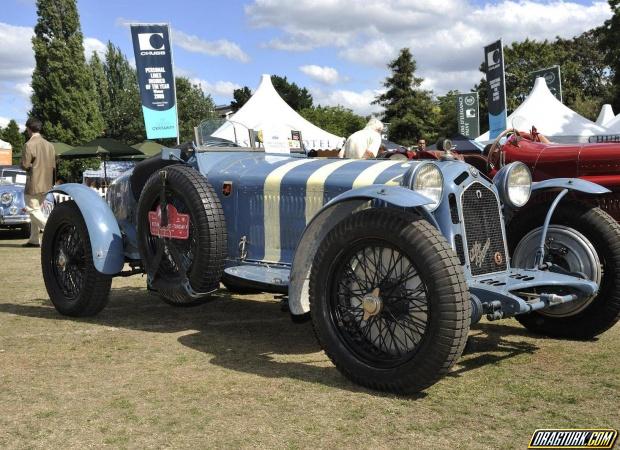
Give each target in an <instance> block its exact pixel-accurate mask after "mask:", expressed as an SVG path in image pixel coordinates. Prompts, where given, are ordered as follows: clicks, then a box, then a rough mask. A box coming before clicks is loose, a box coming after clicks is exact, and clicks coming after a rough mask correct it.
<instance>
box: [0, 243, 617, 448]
mask: <svg viewBox="0 0 620 450" xmlns="http://www.w3.org/2000/svg"><path fill="white" fill-rule="evenodd" d="M0 239H1V240H0V261H2V265H1V266H0V267H1V269H0V277H1V280H2V284H1V286H2V290H1V291H0V292H1V294H0V367H1V370H0V447H2V448H23V447H29V448H84V447H86V446H94V447H110V448H149V447H175V448H190V447H265V448H271V447H277V448H305V447H318V448H327V447H329V448H338V447H347V448H353V447H355V448H412V447H415V448H440V447H443V448H450V447H456V448H471V447H476V448H524V447H525V446H526V445H527V441H528V439H529V437H530V435H531V433H532V431H533V430H534V429H536V428H539V427H554V426H557V427H571V426H575V427H576V426H579V427H582V426H605V427H615V428H618V427H619V426H620V419H619V418H618V411H619V410H620V394H619V392H620V363H619V362H618V358H617V355H618V350H619V349H620V327H615V328H614V329H612V330H611V331H610V332H608V333H606V334H604V335H603V336H602V337H601V338H600V339H598V340H597V341H593V342H570V341H560V340H553V339H543V338H539V337H536V336H533V335H531V334H529V333H527V332H526V331H525V330H524V329H523V328H522V327H521V326H520V325H518V324H517V323H516V322H515V321H512V320H505V321H500V322H497V323H493V324H490V323H481V324H478V325H477V326H475V327H474V329H473V330H472V331H471V336H470V340H469V344H468V348H467V352H466V354H465V355H464V356H463V358H462V359H461V361H460V362H459V364H458V366H456V367H455V368H454V370H453V372H452V373H451V374H450V376H448V377H446V378H445V379H444V380H442V381H441V382H440V383H438V384H437V385H435V386H433V387H432V388H431V389H429V390H428V391H427V392H425V393H423V394H421V395H419V396H416V397H398V396H394V395H384V394H381V393H377V392H372V391H368V390H365V389H362V388H360V387H358V386H356V385H354V384H351V383H350V382H349V381H347V380H346V379H344V378H343V377H342V376H341V375H340V374H339V373H338V372H337V370H336V369H335V368H334V367H333V365H332V364H331V363H330V362H329V360H328V359H327V358H326V357H325V355H324V354H323V353H322V352H321V351H320V349H319V348H318V346H317V344H316V341H315V339H314V337H313V335H312V329H311V325H310V324H303V325H296V324H293V323H292V322H291V321H290V320H289V319H288V317H287V316H286V314H284V313H282V312H281V311H280V307H279V304H278V303H277V302H276V301H274V299H273V297H272V296H269V295H257V296H253V295H248V296H238V297H236V298H232V297H230V296H229V295H228V294H227V293H226V292H225V291H222V292H221V294H220V295H219V296H218V297H217V298H216V299H215V300H214V301H212V302H210V303H208V304H206V305H203V306H200V307H196V308H173V307H170V306H168V305H166V304H164V303H162V302H161V301H160V300H159V299H158V298H157V297H156V296H153V295H151V294H148V293H147V292H146V290H145V289H144V279H143V278H141V277H140V276H134V277H131V278H127V279H117V280H115V281H114V283H113V291H112V295H111V300H110V305H109V306H108V307H107V308H106V309H105V310H104V311H103V312H102V313H101V314H100V315H98V316H97V317H94V318H89V319H81V320H76V319H69V318H66V317H62V316H60V315H59V314H57V313H56V311H55V310H54V309H53V307H52V306H51V304H50V302H49V300H48V299H47V294H46V292H45V288H44V286H43V282H42V279H41V274H40V268H39V266H40V265H39V252H38V250H36V249H21V248H17V247H16V245H18V244H21V243H22V242H23V241H20V240H16V239H11V236H10V235H7V234H4V235H0Z"/></svg>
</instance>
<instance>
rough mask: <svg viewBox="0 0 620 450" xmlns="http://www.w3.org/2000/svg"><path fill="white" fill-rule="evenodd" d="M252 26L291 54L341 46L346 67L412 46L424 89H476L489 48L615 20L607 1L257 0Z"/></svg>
mask: <svg viewBox="0 0 620 450" xmlns="http://www.w3.org/2000/svg"><path fill="white" fill-rule="evenodd" d="M245 13H246V16H247V18H248V21H249V23H250V24H251V25H253V26H255V27H259V28H265V27H268V28H274V29H276V30H278V31H279V32H280V34H279V35H278V36H276V37H275V38H274V39H272V40H271V41H269V42H266V43H263V45H264V46H267V47H270V48H274V49H279V50H288V51H307V50H311V49H314V48H318V47H326V48H334V49H337V50H338V55H339V57H341V58H343V59H344V60H346V61H347V62H353V63H356V64H362V65H371V66H376V67H382V68H384V67H385V65H386V64H387V63H388V62H389V61H390V60H391V59H393V58H394V56H395V55H396V54H397V51H398V49H400V48H403V47H409V48H410V49H411V51H412V53H413V56H414V58H415V59H416V61H417V68H418V72H417V73H418V74H419V75H421V76H423V77H425V78H427V80H426V83H425V86H427V87H430V86H432V87H433V89H436V91H437V92H436V93H438V94H442V93H443V92H445V90H448V89H460V90H469V88H471V87H472V86H473V85H474V83H476V82H477V81H478V80H479V79H480V78H481V76H482V74H481V73H480V72H478V67H479V65H480V63H481V62H482V59H483V55H482V53H483V47H484V45H487V44H490V43H491V42H493V41H495V40H496V39H498V38H499V37H502V38H503V41H504V43H505V44H509V43H511V42H514V41H522V40H524V39H525V38H530V39H536V40H543V39H551V40H552V39H554V38H555V37H556V36H560V37H563V38H570V37H573V36H576V35H578V34H581V33H582V32H584V31H586V30H589V29H592V28H594V27H596V26H599V25H601V24H602V23H603V21H604V20H606V19H607V18H609V17H610V16H611V11H610V8H609V5H608V3H607V2H606V1H604V0H594V2H592V3H591V4H582V3H577V0H573V1H564V0H550V1H543V0H540V1H534V0H499V1H497V2H492V3H491V2H489V3H488V4H486V5H480V4H478V3H474V2H473V0H375V1H374V2H372V3H370V2H365V1H362V0H296V1H295V2H290V1H288V0H254V2H253V3H252V4H250V5H248V6H246V7H245Z"/></svg>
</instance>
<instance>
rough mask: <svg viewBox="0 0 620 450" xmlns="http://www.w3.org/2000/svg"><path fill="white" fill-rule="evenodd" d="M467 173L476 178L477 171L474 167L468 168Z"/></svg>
mask: <svg viewBox="0 0 620 450" xmlns="http://www.w3.org/2000/svg"><path fill="white" fill-rule="evenodd" d="M469 173H470V174H471V176H472V177H477V176H478V169H476V168H475V167H470V168H469Z"/></svg>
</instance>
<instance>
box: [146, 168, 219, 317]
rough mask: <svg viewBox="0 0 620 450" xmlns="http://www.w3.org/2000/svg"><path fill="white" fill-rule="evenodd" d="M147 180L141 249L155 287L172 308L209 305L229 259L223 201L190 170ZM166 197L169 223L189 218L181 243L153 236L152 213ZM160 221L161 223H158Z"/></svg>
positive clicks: (167, 171)
mask: <svg viewBox="0 0 620 450" xmlns="http://www.w3.org/2000/svg"><path fill="white" fill-rule="evenodd" d="M162 171H163V172H165V186H164V181H162V177H161V176H160V171H158V172H155V173H154V174H152V175H151V177H150V178H149V179H148V181H147V183H146V185H145V186H144V189H143V191H142V194H141V195H140V201H139V206H138V248H139V250H140V255H141V256H142V261H143V263H144V266H145V269H146V272H147V275H148V282H149V284H150V287H151V288H152V289H154V290H156V291H158V292H159V294H160V295H161V297H162V298H163V300H164V301H165V302H167V303H169V304H171V305H173V306H192V305H197V304H200V303H203V302H204V301H205V300H208V298H209V296H208V294H209V293H211V292H213V291H215V290H216V289H217V288H218V287H219V283H220V279H221V278H222V273H223V269H224V258H225V256H226V224H225V221H224V213H223V211H222V207H221V205H220V201H219V199H218V197H217V195H216V194H215V191H214V190H213V188H212V187H211V185H210V184H209V183H208V182H207V180H206V178H205V177H204V176H202V175H201V174H200V173H198V172H197V171H196V170H194V169H192V168H191V167H188V166H182V165H174V166H170V167H167V168H165V169H162ZM162 191H163V194H164V200H165V203H166V205H167V206H166V208H167V211H168V214H169V218H170V220H172V215H179V216H181V215H184V216H185V217H188V223H186V224H185V225H184V226H185V227H189V229H188V232H187V234H186V235H185V236H182V237H178V236H177V237H165V235H163V234H157V233H153V230H152V229H151V224H150V221H149V213H153V212H155V213H157V211H160V210H161V206H162V205H161V203H162ZM156 221H159V219H156Z"/></svg>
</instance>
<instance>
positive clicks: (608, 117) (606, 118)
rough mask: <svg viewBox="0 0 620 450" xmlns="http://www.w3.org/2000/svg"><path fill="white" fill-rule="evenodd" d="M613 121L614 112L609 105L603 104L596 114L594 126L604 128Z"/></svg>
mask: <svg viewBox="0 0 620 450" xmlns="http://www.w3.org/2000/svg"><path fill="white" fill-rule="evenodd" d="M613 119H614V110H613V109H612V108H611V105H610V104H609V103H605V104H604V105H603V107H602V108H601V112H600V113H598V118H597V119H596V124H597V125H599V126H601V127H606V126H607V124H609V122H611V121H612V120H613Z"/></svg>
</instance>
